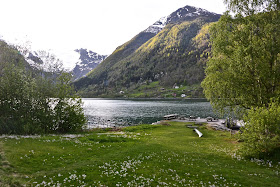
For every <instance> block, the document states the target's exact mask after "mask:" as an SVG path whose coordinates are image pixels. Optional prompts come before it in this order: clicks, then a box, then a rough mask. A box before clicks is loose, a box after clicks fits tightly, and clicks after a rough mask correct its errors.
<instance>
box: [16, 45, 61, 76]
mask: <svg viewBox="0 0 280 187" xmlns="http://www.w3.org/2000/svg"><path fill="white" fill-rule="evenodd" d="M19 50H20V49H19ZM20 52H21V54H22V55H23V56H24V58H25V60H26V61H27V62H28V63H29V65H30V66H32V67H33V68H36V69H38V70H42V71H45V72H56V71H59V70H62V69H63V67H62V66H63V64H62V61H61V60H59V59H58V58H57V57H56V56H55V55H54V54H52V53H50V52H47V51H42V50H40V51H22V50H20Z"/></svg>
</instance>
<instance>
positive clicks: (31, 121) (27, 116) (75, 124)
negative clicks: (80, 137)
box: [0, 63, 86, 134]
mask: <svg viewBox="0 0 280 187" xmlns="http://www.w3.org/2000/svg"><path fill="white" fill-rule="evenodd" d="M70 80H71V76H70V75H69V74H68V73H61V74H60V75H59V76H58V75H57V76H53V75H52V76H51V78H50V77H47V76H46V75H45V76H44V77H42V76H39V75H34V74H33V72H31V71H30V70H26V69H25V67H24V66H15V65H13V64H8V63H7V64H5V65H4V66H3V67H1V68H0V134H45V133H69V132H75V131H78V130H82V128H83V125H84V124H85V123H86V118H85V116H84V113H83V108H82V102H81V99H80V98H78V97H76V96H75V95H74V91H73V90H74V89H73V88H72V87H71V86H70Z"/></svg>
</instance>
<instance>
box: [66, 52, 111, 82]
mask: <svg viewBox="0 0 280 187" xmlns="http://www.w3.org/2000/svg"><path fill="white" fill-rule="evenodd" d="M75 52H77V53H79V54H80V58H79V61H78V62H77V63H76V66H75V68H74V69H73V71H72V73H73V76H74V79H75V80H77V79H79V78H81V77H84V76H85V75H86V74H87V73H88V72H90V71H91V70H93V69H94V68H96V66H97V65H98V64H100V63H101V62H102V61H103V60H105V58H106V57H107V55H99V54H97V53H95V52H92V51H90V50H87V49H82V48H81V49H76V50H75Z"/></svg>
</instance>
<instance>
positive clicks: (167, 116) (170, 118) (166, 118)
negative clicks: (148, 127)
mask: <svg viewBox="0 0 280 187" xmlns="http://www.w3.org/2000/svg"><path fill="white" fill-rule="evenodd" d="M178 117H179V115H178V114H169V115H166V116H163V119H164V120H172V119H177V118H178Z"/></svg>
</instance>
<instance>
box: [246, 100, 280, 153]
mask: <svg viewBox="0 0 280 187" xmlns="http://www.w3.org/2000/svg"><path fill="white" fill-rule="evenodd" d="M279 114H280V106H279V104H277V103H271V104H270V105H269V107H268V108H267V107H257V108H253V109H251V110H250V111H249V112H248V114H247V115H246V117H245V119H244V120H245V122H246V125H245V126H244V127H243V128H242V134H241V136H240V137H241V139H242V140H243V141H244V144H243V145H242V149H241V150H242V152H243V154H244V155H247V156H252V157H253V156H254V157H260V156H264V155H265V154H266V155H267V153H272V152H273V151H275V149H277V148H280V143H279V142H280V125H279V124H280V116H279Z"/></svg>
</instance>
